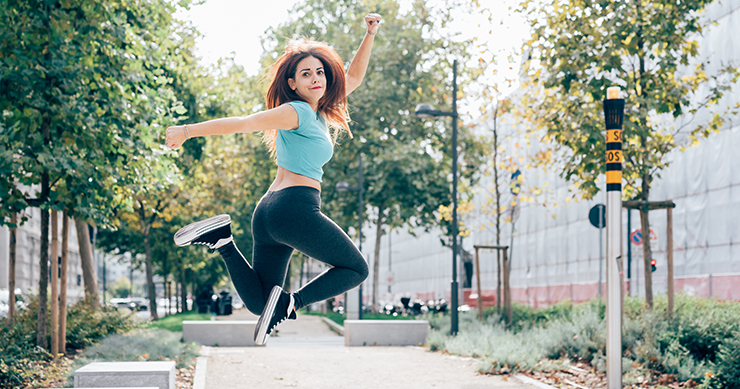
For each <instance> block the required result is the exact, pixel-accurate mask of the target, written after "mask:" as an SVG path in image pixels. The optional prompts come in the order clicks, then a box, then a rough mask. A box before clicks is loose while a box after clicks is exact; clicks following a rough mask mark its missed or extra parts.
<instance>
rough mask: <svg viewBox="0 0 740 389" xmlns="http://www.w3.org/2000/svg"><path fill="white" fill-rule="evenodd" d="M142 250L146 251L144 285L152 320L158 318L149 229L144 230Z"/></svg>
mask: <svg viewBox="0 0 740 389" xmlns="http://www.w3.org/2000/svg"><path fill="white" fill-rule="evenodd" d="M143 232H144V250H145V252H146V260H145V261H146V287H147V293H148V294H149V313H150V314H151V318H152V320H155V321H156V320H159V316H158V315H157V295H156V292H155V288H154V275H153V270H152V248H151V246H150V244H149V231H147V230H144V231H143Z"/></svg>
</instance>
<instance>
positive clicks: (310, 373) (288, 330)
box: [205, 310, 533, 389]
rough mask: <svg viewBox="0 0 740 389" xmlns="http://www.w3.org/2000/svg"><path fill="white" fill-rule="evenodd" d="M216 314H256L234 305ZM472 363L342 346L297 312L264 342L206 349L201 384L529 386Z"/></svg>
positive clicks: (415, 351) (404, 350)
mask: <svg viewBox="0 0 740 389" xmlns="http://www.w3.org/2000/svg"><path fill="white" fill-rule="evenodd" d="M219 319H220V320H256V316H254V315H252V314H251V313H249V312H247V311H246V310H239V311H235V312H234V314H233V315H231V316H228V317H220V318H219ZM249 335H251V334H249ZM477 363H478V362H477V360H474V359H471V358H462V357H456V356H450V355H443V354H441V353H435V352H429V351H426V350H425V349H423V348H420V347H344V338H343V337H341V336H338V335H337V334H336V333H334V332H332V331H331V330H329V327H328V325H327V324H326V323H324V322H323V321H322V320H321V318H320V317H318V316H309V315H299V316H298V320H295V321H289V322H285V323H283V324H281V325H280V327H279V336H276V337H270V338H269V339H268V341H267V345H266V347H211V348H209V349H208V360H207V365H206V366H207V369H206V370H207V374H206V382H205V388H206V389H217V388H218V389H226V388H260V389H262V388H265V389H270V388H288V387H298V388H353V389H354V388H402V389H414V388H456V389H457V388H461V389H474V388H500V389H532V388H533V387H532V386H529V385H525V384H522V383H520V382H518V381H515V380H509V381H504V380H503V379H502V378H501V377H496V376H484V375H477V374H476V372H475V371H476V370H475V367H476V365H477Z"/></svg>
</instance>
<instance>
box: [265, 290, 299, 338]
mask: <svg viewBox="0 0 740 389" xmlns="http://www.w3.org/2000/svg"><path fill="white" fill-rule="evenodd" d="M291 311H295V298H294V297H293V295H292V294H291V295H290V302H289V303H288V309H287V310H286V311H285V316H283V318H282V319H280V321H278V322H277V323H275V324H273V325H272V327H270V331H268V334H272V331H273V330H274V329H275V327H277V326H278V325H280V324H281V323H282V322H284V321H286V320H288V319H289V318H290V314H291Z"/></svg>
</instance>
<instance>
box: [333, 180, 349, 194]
mask: <svg viewBox="0 0 740 389" xmlns="http://www.w3.org/2000/svg"><path fill="white" fill-rule="evenodd" d="M336 188H337V190H338V191H340V192H346V191H348V190H349V184H348V183H346V182H337V186H336Z"/></svg>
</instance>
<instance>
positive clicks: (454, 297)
mask: <svg viewBox="0 0 740 389" xmlns="http://www.w3.org/2000/svg"><path fill="white" fill-rule="evenodd" d="M451 235H452V282H451V283H450V294H451V298H450V300H452V301H451V303H452V326H451V329H450V334H451V335H456V334H457V324H458V317H457V305H458V302H457V60H455V61H454V62H453V63H452V231H451Z"/></svg>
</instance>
